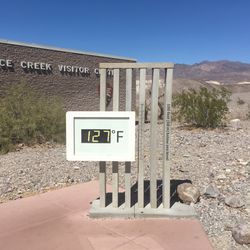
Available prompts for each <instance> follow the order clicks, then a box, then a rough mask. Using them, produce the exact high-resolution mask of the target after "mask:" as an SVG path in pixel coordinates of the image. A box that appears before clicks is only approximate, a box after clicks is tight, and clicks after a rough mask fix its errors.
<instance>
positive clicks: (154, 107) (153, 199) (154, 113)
mask: <svg viewBox="0 0 250 250" xmlns="http://www.w3.org/2000/svg"><path fill="white" fill-rule="evenodd" d="M159 79H160V70H159V69H153V82H152V92H151V112H150V116H151V117H150V118H151V119H150V122H151V123H150V151H151V152H150V204H151V208H157V179H156V172H157V162H158V161H157V134H158V133H157V120H158V92H159Z"/></svg>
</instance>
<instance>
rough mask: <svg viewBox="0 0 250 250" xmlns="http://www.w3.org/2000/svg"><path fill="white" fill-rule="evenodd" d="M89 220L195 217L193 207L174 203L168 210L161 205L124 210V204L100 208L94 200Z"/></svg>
mask: <svg viewBox="0 0 250 250" xmlns="http://www.w3.org/2000/svg"><path fill="white" fill-rule="evenodd" d="M89 216H90V217H91V218H111V217H112V218H114V217H116V218H145V217H147V218H156V217H175V218H176V217H196V213H195V210H194V208H193V207H191V206H188V205H185V204H182V203H180V202H176V203H174V204H173V206H172V207H171V208H170V209H166V208H163V206H162V204H161V205H160V206H159V207H158V208H151V206H150V204H148V205H147V206H146V207H144V208H139V207H138V205H137V204H135V205H134V206H132V207H131V208H125V207H124V204H122V205H121V206H119V207H118V208H114V207H113V206H112V204H109V205H108V206H107V207H104V208H101V207H100V200H94V201H93V202H92V205H91V209H90V211H89Z"/></svg>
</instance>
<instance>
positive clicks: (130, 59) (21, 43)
mask: <svg viewBox="0 0 250 250" xmlns="http://www.w3.org/2000/svg"><path fill="white" fill-rule="evenodd" d="M0 43H5V44H11V45H18V46H25V47H31V48H38V49H47V50H54V51H60V52H68V53H74V54H80V55H90V56H97V57H107V58H113V59H121V60H129V61H135V62H136V61H137V60H136V59H134V58H129V57H120V56H114V55H108V54H99V53H94V52H88V51H81V50H73V49H64V48H57V47H53V46H45V45H40V44H36V43H24V42H16V41H12V40H5V39H1V38H0Z"/></svg>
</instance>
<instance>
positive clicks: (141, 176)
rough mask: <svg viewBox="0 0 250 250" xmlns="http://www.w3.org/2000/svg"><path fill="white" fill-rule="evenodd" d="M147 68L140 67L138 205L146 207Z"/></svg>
mask: <svg viewBox="0 0 250 250" xmlns="http://www.w3.org/2000/svg"><path fill="white" fill-rule="evenodd" d="M145 83H146V69H140V82H139V124H138V158H139V159H138V207H139V208H143V207H144V122H145Z"/></svg>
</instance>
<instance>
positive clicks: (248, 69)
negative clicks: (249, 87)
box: [174, 61, 250, 84]
mask: <svg viewBox="0 0 250 250" xmlns="http://www.w3.org/2000/svg"><path fill="white" fill-rule="evenodd" d="M174 77H175V78H184V79H191V80H198V81H202V82H208V83H209V82H211V83H214V84H244V83H246V84H250V64H247V63H242V62H231V61H215V62H210V61H203V62H200V63H195V64H193V65H187V64H176V65H175V71H174Z"/></svg>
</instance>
